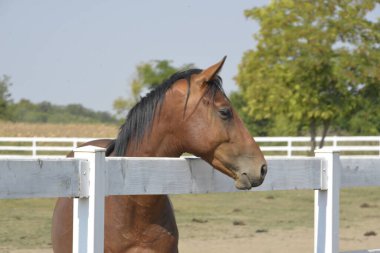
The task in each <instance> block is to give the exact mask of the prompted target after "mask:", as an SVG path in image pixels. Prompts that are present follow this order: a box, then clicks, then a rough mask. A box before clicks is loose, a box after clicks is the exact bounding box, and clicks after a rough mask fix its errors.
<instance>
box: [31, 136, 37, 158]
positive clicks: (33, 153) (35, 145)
mask: <svg viewBox="0 0 380 253" xmlns="http://www.w3.org/2000/svg"><path fill="white" fill-rule="evenodd" d="M32 156H33V157H36V156H37V140H36V137H33V140H32Z"/></svg>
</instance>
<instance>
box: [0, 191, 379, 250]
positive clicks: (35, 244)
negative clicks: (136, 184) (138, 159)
mask: <svg viewBox="0 0 380 253" xmlns="http://www.w3.org/2000/svg"><path fill="white" fill-rule="evenodd" d="M171 199H172V202H173V205H174V209H175V214H176V219H177V223H178V227H179V231H180V237H181V238H201V239H202V240H207V239H217V238H219V239H224V238H231V237H233V238H244V237H252V236H254V235H255V234H257V233H259V232H264V233H266V232H270V231H273V230H276V231H281V230H283V231H284V230H286V231H291V230H294V229H298V228H313V222H314V221H313V219H314V218H313V217H314V199H313V191H270V192H239V193H227V194H226V193H224V194H202V195H175V196H171ZM54 203H55V199H21V200H0V251H1V249H21V248H29V249H31V248H48V247H51V242H50V227H51V216H52V212H53V209H54ZM379 209H380V188H356V189H350V190H346V189H345V190H342V191H341V228H342V229H345V228H349V227H356V225H357V224H363V223H367V224H377V226H378V223H379V222H380V212H379ZM369 227H370V225H369ZM369 229H370V228H369ZM365 232H367V231H362V233H363V234H364V233H365ZM375 232H377V233H379V232H380V231H375Z"/></svg>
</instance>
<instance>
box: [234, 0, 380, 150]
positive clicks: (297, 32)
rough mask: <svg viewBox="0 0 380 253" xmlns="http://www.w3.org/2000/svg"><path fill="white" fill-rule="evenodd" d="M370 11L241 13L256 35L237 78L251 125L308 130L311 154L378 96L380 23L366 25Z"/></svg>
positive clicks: (342, 6) (356, 6)
mask: <svg viewBox="0 0 380 253" xmlns="http://www.w3.org/2000/svg"><path fill="white" fill-rule="evenodd" d="M377 2H379V1H377ZM375 5H376V2H375V1H368V0H347V1H340V0H331V1H325V0H316V1H295V0H286V1H280V0H274V1H272V2H271V3H270V4H269V5H267V6H264V7H257V8H253V9H250V10H246V11H245V15H246V17H247V18H251V19H254V20H256V21H257V22H258V23H259V24H260V31H259V33H258V34H257V35H255V39H256V40H257V46H256V49H253V50H249V51H247V52H246V53H245V54H244V56H243V59H242V62H241V64H240V65H239V72H238V75H237V77H236V81H237V83H238V85H239V88H240V92H241V93H242V94H243V97H244V99H245V100H246V103H247V104H246V106H245V107H244V108H243V110H244V111H245V113H247V114H248V115H249V116H250V117H252V118H253V119H254V120H263V119H267V120H271V121H276V120H277V121H278V120H279V119H282V120H284V124H285V125H286V126H288V127H291V128H293V129H291V131H293V132H299V131H300V130H302V129H307V130H308V131H309V133H310V136H311V142H312V147H311V149H312V150H314V149H315V147H316V140H315V137H316V135H317V132H318V130H321V135H322V141H321V142H320V147H322V146H323V144H324V137H325V136H326V134H327V133H328V130H329V129H330V128H331V127H334V126H336V125H337V122H338V119H340V118H345V117H347V115H349V114H351V113H353V112H355V110H357V109H358V105H360V103H361V102H362V101H365V100H366V97H367V96H368V95H369V94H372V93H373V92H374V93H375V94H377V98H376V99H378V97H379V93H378V92H379V90H380V88H379V87H380V74H379V68H378V66H379V60H380V58H379V42H380V34H379V31H380V29H379V28H380V24H379V22H371V21H369V20H368V19H367V18H366V15H367V14H368V13H369V12H370V11H371V10H373V9H374V8H375ZM368 91H369V92H368ZM374 99H375V98H374ZM289 123H292V124H289ZM276 124H281V123H280V122H277V123H276ZM275 127H276V126H275Z"/></svg>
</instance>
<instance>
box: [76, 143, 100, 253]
mask: <svg viewBox="0 0 380 253" xmlns="http://www.w3.org/2000/svg"><path fill="white" fill-rule="evenodd" d="M74 157H75V158H81V159H87V160H88V162H89V170H88V171H82V172H81V176H80V181H81V182H80V189H81V196H80V197H79V198H74V208H73V212H74V213H73V253H87V252H91V253H103V252H104V201H105V200H104V198H105V189H106V180H107V174H106V173H107V170H106V162H105V149H103V148H98V147H94V146H86V147H81V148H77V149H75V150H74Z"/></svg>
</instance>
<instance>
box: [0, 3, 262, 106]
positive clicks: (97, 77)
mask: <svg viewBox="0 0 380 253" xmlns="http://www.w3.org/2000/svg"><path fill="white" fill-rule="evenodd" d="M267 3H268V1H267V0H266V1H246V0H234V1H217V0H208V1H201V0H192V1H190V0H181V1H178V0H160V1H153V0H151V1H149V0H139V1H137V0H136V1H49V0H34V1H27V0H25V1H22V0H20V1H12V0H0V34H1V40H0V75H1V76H2V75H9V76H10V77H11V82H12V83H13V85H12V86H11V89H10V91H11V94H12V98H13V100H14V101H19V100H20V99H21V98H26V99H29V100H31V101H32V102H42V101H50V102H52V103H55V104H60V105H65V104H69V103H81V104H83V105H84V106H86V107H88V108H92V109H95V110H105V111H110V112H112V103H113V101H114V100H115V99H116V98H117V97H120V96H121V97H126V96H127V95H128V92H129V83H130V81H131V80H132V78H133V77H134V74H135V70H136V66H137V65H138V64H140V63H142V62H147V61H150V60H164V59H165V60H171V61H173V65H175V66H177V67H179V66H182V65H184V64H187V63H193V64H195V66H196V67H198V68H206V67H208V66H210V65H212V64H214V63H216V62H218V61H219V60H221V59H222V57H223V56H225V55H227V61H226V63H225V66H224V68H223V71H222V72H221V76H222V78H223V80H224V88H225V90H226V92H227V93H229V92H230V91H232V90H236V89H237V86H236V85H235V83H234V81H233V77H234V76H235V75H236V74H237V68H238V64H239V62H240V60H241V58H242V55H243V53H244V52H245V51H246V50H248V49H252V48H253V47H254V45H255V43H254V40H253V38H252V36H253V34H254V33H255V32H257V31H258V29H259V28H258V25H257V24H256V23H255V22H253V21H251V20H248V19H246V18H245V17H244V14H243V12H244V10H245V9H249V8H252V7H254V6H260V5H264V4H267Z"/></svg>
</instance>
